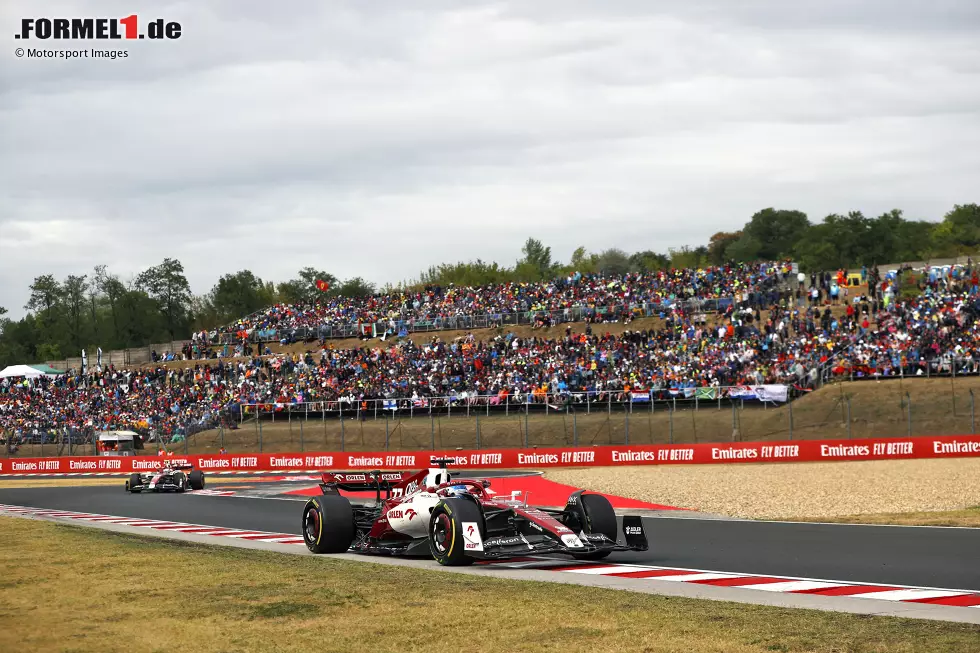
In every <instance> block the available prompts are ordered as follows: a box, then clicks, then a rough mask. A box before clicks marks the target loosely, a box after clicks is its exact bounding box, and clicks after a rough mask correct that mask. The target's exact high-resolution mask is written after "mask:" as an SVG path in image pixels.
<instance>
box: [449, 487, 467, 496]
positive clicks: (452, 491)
mask: <svg viewBox="0 0 980 653" xmlns="http://www.w3.org/2000/svg"><path fill="white" fill-rule="evenodd" d="M466 492H467V487H466V486H465V485H450V486H449V494H466Z"/></svg>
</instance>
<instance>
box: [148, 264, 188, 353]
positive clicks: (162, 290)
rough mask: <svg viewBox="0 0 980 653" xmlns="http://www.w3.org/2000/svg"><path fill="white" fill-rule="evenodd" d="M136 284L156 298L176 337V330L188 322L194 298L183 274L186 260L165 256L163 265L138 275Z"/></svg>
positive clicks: (169, 332) (167, 323)
mask: <svg viewBox="0 0 980 653" xmlns="http://www.w3.org/2000/svg"><path fill="white" fill-rule="evenodd" d="M136 288H137V289H138V290H142V291H144V292H146V293H147V294H148V295H149V296H150V297H151V298H152V299H154V300H155V301H156V302H157V305H158V307H159V310H160V312H161V313H162V314H163V317H164V320H165V322H166V326H167V333H168V334H170V339H171V340H173V339H174V338H176V334H177V332H178V331H181V330H183V329H184V328H185V326H186V324H187V317H188V315H187V314H188V308H189V306H190V301H191V286H190V284H189V283H187V277H185V276H184V266H183V264H181V262H180V261H178V260H176V259H172V258H165V259H163V263H161V264H160V265H157V266H154V267H152V268H150V269H149V270H145V271H143V272H141V273H140V274H139V275H137V277H136Z"/></svg>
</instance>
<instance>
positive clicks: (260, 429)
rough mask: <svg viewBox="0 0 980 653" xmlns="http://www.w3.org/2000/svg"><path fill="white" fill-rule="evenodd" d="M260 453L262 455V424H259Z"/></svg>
mask: <svg viewBox="0 0 980 653" xmlns="http://www.w3.org/2000/svg"><path fill="white" fill-rule="evenodd" d="M259 453H262V422H259Z"/></svg>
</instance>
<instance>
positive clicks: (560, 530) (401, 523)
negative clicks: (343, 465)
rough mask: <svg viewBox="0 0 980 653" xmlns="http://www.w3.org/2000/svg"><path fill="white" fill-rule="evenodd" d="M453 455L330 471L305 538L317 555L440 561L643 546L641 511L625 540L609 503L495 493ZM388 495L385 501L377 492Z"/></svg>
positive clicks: (307, 512)
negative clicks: (557, 502) (427, 462)
mask: <svg viewBox="0 0 980 653" xmlns="http://www.w3.org/2000/svg"><path fill="white" fill-rule="evenodd" d="M451 462H452V461H451V460H435V461H433V463H434V464H436V465H439V467H438V468H430V469H427V470H422V471H419V472H416V473H414V474H413V473H411V472H387V473H383V472H381V471H380V470H378V471H373V472H351V473H347V472H336V473H333V472H327V473H324V474H323V479H322V483H320V490H321V491H322V493H323V495H322V496H318V497H314V498H311V499H310V500H309V501H308V502H307V503H306V506H305V507H304V509H303V538H304V539H305V540H306V546H307V548H309V550H310V551H312V552H313V553H342V552H345V551H348V550H350V551H353V552H356V553H367V554H388V555H404V556H412V555H422V556H430V555H431V557H433V558H435V559H436V561H437V562H439V564H441V565H449V566H462V565H469V564H472V563H473V562H474V561H476V560H491V559H492V560H497V559H506V558H514V557H519V556H526V555H538V554H552V553H562V554H568V555H571V556H573V557H574V558H577V559H580V560H598V559H601V558H605V557H606V556H608V555H609V554H610V553H611V552H613V551H646V550H647V548H648V546H647V538H646V534H645V533H644V531H643V522H642V519H641V518H640V517H637V516H627V517H623V535H624V540H625V545H623V544H619V543H618V539H619V537H618V535H619V526H618V524H617V522H616V514H615V513H614V512H613V508H612V505H611V504H610V503H609V500H608V499H606V497H604V496H602V495H601V494H585V491H584V490H578V491H577V492H573V493H572V495H571V496H569V497H568V502H567V504H566V506H565V508H564V509H562V510H556V509H548V508H535V507H533V506H528V505H527V500H526V498H525V500H524V501H521V500H520V499H519V498H518V496H519V495H520V492H514V493H512V494H511V496H510V497H506V498H504V497H498V496H494V495H495V493H494V492H493V491H492V490H490V481H488V480H485V479H484V480H473V479H461V478H456V479H453V478H451V477H452V476H453V475H454V474H452V473H451V472H449V471H447V469H446V465H447V464H449V463H451ZM339 490H344V491H363V490H374V491H375V498H374V502H373V503H372V504H370V505H367V506H359V505H351V502H350V501H349V500H348V499H347V497H344V496H342V495H341V494H340V492H339ZM382 491H384V492H385V497H384V498H382V496H381V493H382Z"/></svg>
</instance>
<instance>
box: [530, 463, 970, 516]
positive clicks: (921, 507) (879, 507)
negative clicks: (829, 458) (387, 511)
mask: <svg viewBox="0 0 980 653" xmlns="http://www.w3.org/2000/svg"><path fill="white" fill-rule="evenodd" d="M545 476H546V477H547V478H550V479H552V480H554V481H556V482H559V483H565V484H567V485H574V486H577V487H583V488H586V489H590V490H595V491H598V492H605V493H607V494H617V495H619V496H623V497H629V498H631V499H639V500H641V501H649V502H652V503H659V504H665V505H670V506H677V507H681V508H691V509H694V510H699V511H701V512H706V513H713V514H719V515H728V516H732V517H744V518H754V519H813V518H817V517H838V516H844V515H859V514H874V513H896V512H920V511H933V510H959V509H963V508H968V507H972V506H977V505H980V459H971V458H959V459H945V460H895V461H869V462H840V463H783V464H767V465H755V464H740V465H689V466H688V465H684V466H681V465H677V466H666V465H665V466H644V467H593V468H587V469H562V470H554V471H549V472H546V473H545Z"/></svg>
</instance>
